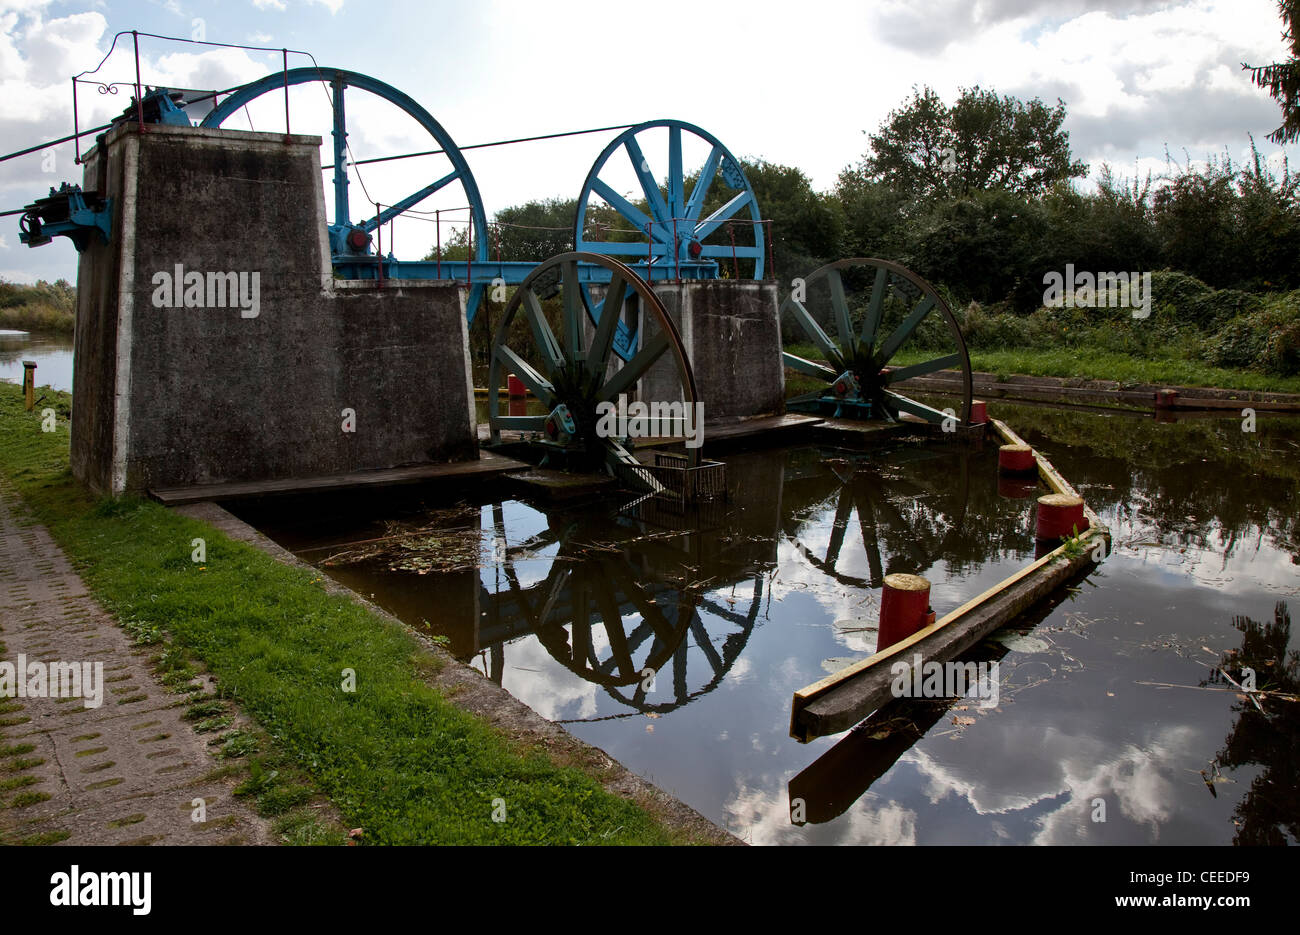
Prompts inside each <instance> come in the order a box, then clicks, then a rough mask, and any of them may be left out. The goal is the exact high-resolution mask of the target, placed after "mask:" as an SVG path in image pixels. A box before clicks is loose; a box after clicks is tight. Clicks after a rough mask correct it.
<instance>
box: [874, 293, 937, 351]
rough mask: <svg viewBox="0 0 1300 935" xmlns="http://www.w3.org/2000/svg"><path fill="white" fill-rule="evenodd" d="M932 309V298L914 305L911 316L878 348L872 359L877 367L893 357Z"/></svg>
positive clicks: (926, 297)
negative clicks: (878, 350)
mask: <svg viewBox="0 0 1300 935" xmlns="http://www.w3.org/2000/svg"><path fill="white" fill-rule="evenodd" d="M932 308H934V298H933V297H932V296H928V295H927V296H925V297H924V298H923V299H921V301H920V302H917V303H916V308H914V309H912V314H910V315H908V316H907V318H906V319H904V321H903V323H902V324H901V325H899V326H898V327H897V328H895V329H894V331H893V333H892V334H890V336H889V337H888V338H887V339H886V340H885V343H884V344H882V345H881V346H880V353H878V354H877V355H876V356H875V358H873V359H874V360H875V362H876V364H877V365H878V366H881V367H883V366H884V365H885V364H887V363H888V362H889V359H890V358H891V357H893V356H894V353H895V352H896V351H897V350H898V348H899V346H900V345H902V343H903V342H904V341H906V340H907V339H908V338H909V337H910V336H911V334H912V332H913V331H915V330H916V326H917V325H919V324H920V323H921V319H923V318H925V316H926V315H928V314H930V309H932Z"/></svg>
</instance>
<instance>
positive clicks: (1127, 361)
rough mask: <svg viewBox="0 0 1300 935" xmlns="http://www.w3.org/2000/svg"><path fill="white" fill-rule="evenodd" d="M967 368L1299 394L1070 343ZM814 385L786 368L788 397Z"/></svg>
mask: <svg viewBox="0 0 1300 935" xmlns="http://www.w3.org/2000/svg"><path fill="white" fill-rule="evenodd" d="M786 350H788V351H789V352H790V353H792V354H797V355H798V356H800V357H806V358H808V359H810V360H820V359H821V355H820V354H819V353H818V352H817V351H816V349H815V348H814V347H812V345H808V344H795V345H790V346H788V347H787V348H786ZM933 356H937V354H936V353H930V352H926V351H917V350H911V349H905V350H903V351H900V352H899V353H898V354H897V355H895V357H894V359H893V361H892V362H891V363H892V364H893V365H894V366H900V365H907V364H915V363H920V362H921V361H924V360H927V359H929V358H930V357H933ZM970 362H971V367H972V369H974V370H982V371H985V372H988V373H993V374H996V375H998V376H1001V377H1005V376H1010V375H1012V374H1021V375H1024V376H1035V377H1082V378H1085V379H1090V380H1117V381H1119V382H1120V383H1163V384H1169V385H1180V386H1210V387H1219V388H1222V389H1233V390H1261V391H1265V392H1274V393H1300V377H1280V376H1269V375H1266V374H1260V373H1252V372H1249V371H1242V370H1228V369H1225V368H1222V367H1211V366H1209V365H1208V364H1204V363H1200V362H1198V361H1195V360H1187V359H1185V358H1181V357H1175V356H1172V355H1171V356H1169V357H1162V358H1146V357H1137V356H1134V355H1131V354H1123V353H1120V352H1117V351H1104V350H1091V349H1087V348H1070V349H1065V348H1062V349H1056V350H1034V349H1019V348H1016V349H1008V350H976V349H972V350H971V351H970ZM819 385H820V384H818V383H817V381H815V380H813V379H812V378H811V377H805V376H803V375H802V374H796V373H793V372H791V371H787V372H786V394H787V395H788V396H793V395H797V394H799V393H807V392H809V391H811V390H813V389H816V388H817V387H818V386H819Z"/></svg>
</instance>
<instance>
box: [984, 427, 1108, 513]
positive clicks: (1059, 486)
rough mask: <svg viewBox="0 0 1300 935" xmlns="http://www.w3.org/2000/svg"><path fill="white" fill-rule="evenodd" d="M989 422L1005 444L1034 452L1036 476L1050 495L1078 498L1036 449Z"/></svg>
mask: <svg viewBox="0 0 1300 935" xmlns="http://www.w3.org/2000/svg"><path fill="white" fill-rule="evenodd" d="M989 421H990V422H992V423H993V427H994V428H995V429H997V432H998V434H999V435H1001V436H1002V438H1003V441H1004V442H1005V444H1008V445H1024V446H1025V447H1027V448H1029V449H1030V450H1032V451H1033V452H1034V461H1035V462H1036V463H1037V464H1038V476H1039V477H1041V478H1042V480H1043V483H1044V484H1046V485H1047V487H1048V489H1050V490H1051V491H1052V493H1063V494H1068V495H1069V496H1071V497H1077V496H1079V491H1077V490H1075V489H1074V487H1073V486H1071V484H1070V482H1069V481H1067V480H1066V479H1065V478H1064V477H1062V476H1061V473H1060V472H1059V471H1057V470H1056V468H1055V467H1053V466H1052V462H1050V461H1048V460H1047V459H1046V458H1044V457H1043V456H1042V455H1040V454H1039V453H1038V449H1037V448H1034V447H1033V446H1032V445H1030V444H1029V443H1028V442H1026V441H1025V440H1024V439H1023V438H1021V437H1020V436H1019V435H1017V434H1016V433H1015V432H1013V431H1012V430H1011V428H1010V426H1008V425H1007V424H1006V423H1005V422H1003V421H1002V420H1000V419H989ZM1086 509H1087V508H1086V507H1085V511H1086ZM1090 520H1091V522H1092V525H1094V526H1096V525H1098V524H1097V522H1096V519H1095V518H1093V517H1090Z"/></svg>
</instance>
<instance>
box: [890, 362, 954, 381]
mask: <svg viewBox="0 0 1300 935" xmlns="http://www.w3.org/2000/svg"><path fill="white" fill-rule="evenodd" d="M959 366H961V355H960V354H949V355H948V356H947V357H936V358H935V359H934V360H927V361H926V362H925V363H922V364H912V366H910V367H900V368H899V369H897V370H891V371H890V372H889V374H888V376H886V377H885V385H886V386H891V385H892V384H894V383H902V382H903V381H904V380H910V379H912V377H919V376H924V375H925V374H927V373H935V372H936V371H939V370H947V369H948V368H949V367H959Z"/></svg>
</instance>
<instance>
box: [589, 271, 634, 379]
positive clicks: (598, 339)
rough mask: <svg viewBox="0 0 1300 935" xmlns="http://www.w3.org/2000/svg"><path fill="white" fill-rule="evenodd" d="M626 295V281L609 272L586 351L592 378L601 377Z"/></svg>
mask: <svg viewBox="0 0 1300 935" xmlns="http://www.w3.org/2000/svg"><path fill="white" fill-rule="evenodd" d="M626 296H627V283H626V282H624V281H623V277H622V276H620V275H618V273H612V274H610V279H609V289H608V290H607V291H606V292H605V299H604V301H602V302H601V303H600V305H599V306H598V307H597V318H596V321H597V322H598V324H597V325H596V335H595V337H594V338H592V341H591V347H590V348H589V349H588V351H587V365H588V369H589V370H591V372H592V375H593V378H594V379H597V380H599V379H602V378H603V377H604V375H605V366H606V364H607V363H608V362H609V351H610V348H611V347H612V345H613V343H614V332H615V331H616V330H617V329H618V325H619V320H620V319H621V318H622V317H623V301H624V299H625V297H626Z"/></svg>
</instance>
